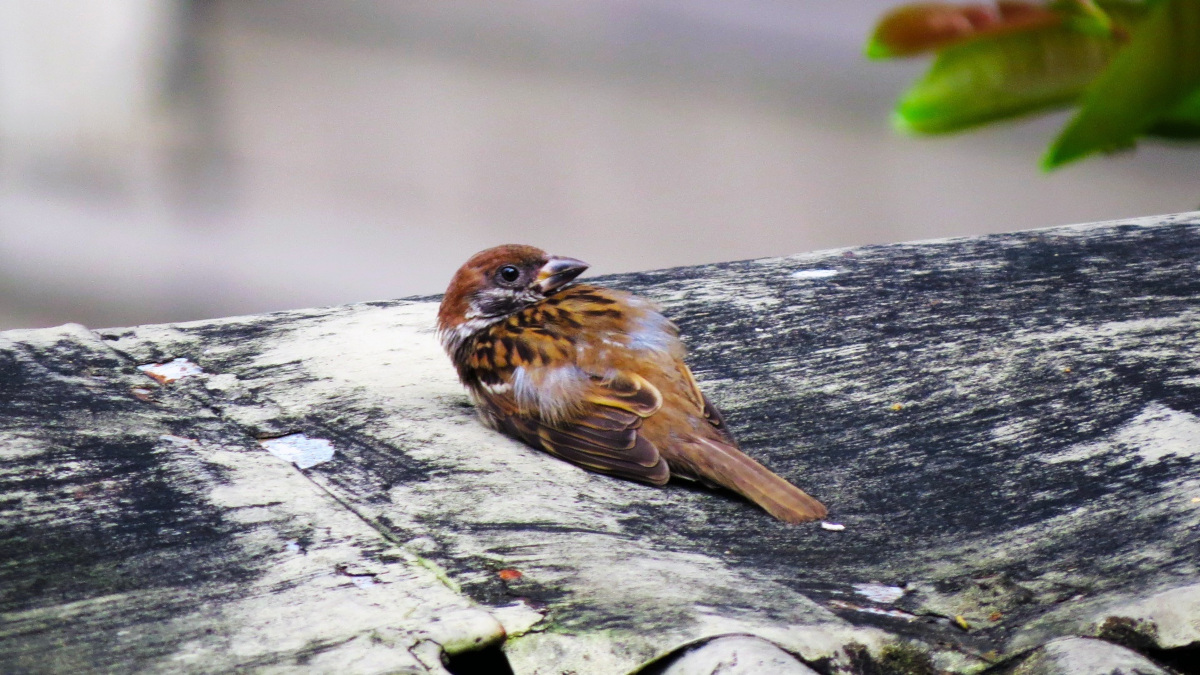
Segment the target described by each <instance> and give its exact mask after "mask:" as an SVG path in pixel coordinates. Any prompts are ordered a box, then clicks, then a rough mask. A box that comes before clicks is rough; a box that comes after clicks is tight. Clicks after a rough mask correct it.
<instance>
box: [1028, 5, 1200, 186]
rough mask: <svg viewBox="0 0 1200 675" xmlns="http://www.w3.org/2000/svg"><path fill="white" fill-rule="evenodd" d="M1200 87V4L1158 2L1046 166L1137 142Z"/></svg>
mask: <svg viewBox="0 0 1200 675" xmlns="http://www.w3.org/2000/svg"><path fill="white" fill-rule="evenodd" d="M1198 86H1200V0H1159V1H1158V2H1156V3H1155V4H1154V5H1153V6H1152V7H1151V10H1150V14H1149V16H1147V17H1146V19H1145V21H1143V22H1142V24H1141V25H1140V26H1139V27H1138V28H1137V30H1136V31H1135V32H1134V34H1133V39H1132V40H1131V41H1130V42H1129V44H1128V45H1127V46H1126V47H1125V48H1124V49H1122V50H1121V52H1120V53H1119V54H1117V56H1116V57H1115V58H1114V59H1113V62H1112V65H1111V66H1110V67H1109V68H1108V70H1106V71H1105V72H1104V73H1103V74H1102V75H1101V76H1100V77H1099V78H1097V80H1096V82H1095V84H1094V85H1093V86H1092V87H1091V88H1090V89H1089V90H1088V92H1087V95H1086V96H1085V98H1084V101H1083V106H1082V107H1081V108H1080V110H1079V112H1078V113H1077V114H1076V115H1075V117H1074V118H1073V119H1072V120H1071V121H1070V123H1068V124H1067V127H1066V129H1064V130H1063V132H1062V134H1060V135H1059V137H1058V138H1057V139H1055V141H1054V143H1053V144H1051V146H1050V150H1049V151H1048V152H1047V153H1046V156H1045V158H1044V159H1043V160H1042V167H1043V168H1045V169H1047V170H1049V169H1053V168H1056V167H1059V166H1062V165H1063V164H1066V163H1067V162H1070V161H1073V160H1076V159H1080V158H1082V157H1085V156H1087V155H1089V154H1092V153H1094V152H1100V151H1108V150H1114V149H1118V148H1124V147H1129V146H1131V145H1133V143H1134V140H1135V139H1136V138H1137V136H1138V135H1139V134H1141V133H1143V132H1145V131H1146V130H1147V129H1149V128H1150V127H1151V126H1152V125H1153V124H1154V123H1155V122H1156V121H1157V120H1159V119H1161V118H1163V117H1164V116H1166V115H1167V114H1168V113H1169V112H1171V111H1172V110H1173V109H1175V107H1176V106H1178V105H1180V104H1181V103H1182V102H1183V100H1184V99H1185V98H1186V97H1188V95H1189V94H1191V93H1192V92H1193V91H1194V90H1195V89H1196V88H1197V87H1198Z"/></svg>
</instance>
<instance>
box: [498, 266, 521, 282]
mask: <svg viewBox="0 0 1200 675" xmlns="http://www.w3.org/2000/svg"><path fill="white" fill-rule="evenodd" d="M496 278H498V279H499V280H500V281H503V282H505V283H509V284H511V283H512V282H514V281H516V280H517V279H520V278H521V270H519V269H517V268H516V267H513V266H512V265H505V266H504V267H501V268H500V269H498V270H496Z"/></svg>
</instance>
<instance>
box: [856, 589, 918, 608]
mask: <svg viewBox="0 0 1200 675" xmlns="http://www.w3.org/2000/svg"><path fill="white" fill-rule="evenodd" d="M854 592H855V593H858V594H859V595H861V596H863V597H864V598H866V599H868V600H871V601H872V602H879V603H883V604H885V605H890V604H892V603H893V602H895V601H897V600H899V599H900V598H902V597H904V593H905V590H904V589H903V588H900V587H899V586H888V585H885V584H854Z"/></svg>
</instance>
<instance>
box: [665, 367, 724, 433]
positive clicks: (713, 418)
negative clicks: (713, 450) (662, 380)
mask: <svg viewBox="0 0 1200 675" xmlns="http://www.w3.org/2000/svg"><path fill="white" fill-rule="evenodd" d="M679 374H680V375H682V376H683V379H684V380H685V381H686V382H687V383H688V385H689V386H690V388H691V393H692V396H691V399H692V402H693V403H695V404H696V408H697V409H698V410H699V411H700V412H702V413H703V414H704V419H706V420H708V423H709V424H711V425H713V426H714V427H716V428H717V430H718V431H720V432H721V435H723V436H724V437H725V439H726V440H727V441H729V443H730V444H731V445H733V446H734V447H737V441H736V440H735V439H734V438H733V432H731V431H730V430H729V427H728V426H726V424H725V418H724V417H722V416H721V411H720V410H717V406H715V405H713V404H712V401H710V400H708V397H707V396H705V395H704V392H702V391H700V385H699V384H697V383H696V378H695V377H694V376H692V371H691V369H689V368H688V367H687V365H686V364H685V363H683V362H682V361H680V362H679Z"/></svg>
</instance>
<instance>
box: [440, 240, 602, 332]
mask: <svg viewBox="0 0 1200 675" xmlns="http://www.w3.org/2000/svg"><path fill="white" fill-rule="evenodd" d="M587 268H588V264H587V263H585V262H583V261H581V260H576V259H574V258H563V257H558V256H551V255H548V254H547V253H546V252H545V251H543V250H542V249H540V248H535V247H533V246H524V245H522V244H505V245H504V246H497V247H495V248H489V249H487V250H486V251H480V252H479V253H476V254H475V255H473V256H471V259H470V260H468V261H467V262H466V263H465V264H463V266H462V267H460V268H459V269H458V272H456V273H455V274H454V278H453V279H451V280H450V286H449V287H448V288H447V289H446V295H445V297H443V298H442V306H441V308H439V309H438V332H439V333H441V334H442V336H443V337H442V342H443V344H445V343H446V342H447V338H448V337H449V336H450V334H451V333H459V334H460V335H459V339H458V340H457V342H461V340H462V338H464V337H466V336H465V335H464V334H462V333H463V331H462V330H460V329H467V330H468V331H469V332H473V331H471V330H470V329H471V328H474V324H478V328H480V329H482V328H485V327H487V326H489V325H491V324H492V323H495V322H496V321H498V320H500V319H502V318H503V317H505V316H508V315H509V314H512V313H513V312H516V311H519V310H520V309H522V308H523V307H526V306H528V305H530V304H533V303H535V302H538V301H539V300H541V299H542V298H544V297H545V296H546V295H548V294H550V293H553V292H554V291H556V290H558V289H560V288H562V287H563V286H565V285H567V284H568V283H570V282H571V281H573V280H574V279H575V277H577V276H579V275H580V274H582V273H583V271H584V270H586V269H587Z"/></svg>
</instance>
